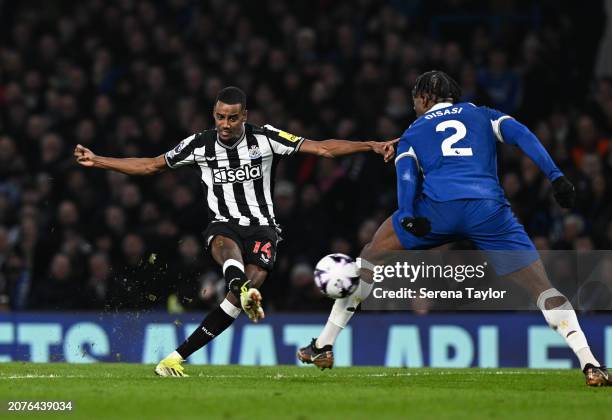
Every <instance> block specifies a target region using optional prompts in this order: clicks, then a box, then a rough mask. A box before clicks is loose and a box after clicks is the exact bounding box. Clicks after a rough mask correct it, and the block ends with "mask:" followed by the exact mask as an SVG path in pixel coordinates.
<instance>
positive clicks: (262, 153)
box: [165, 124, 304, 227]
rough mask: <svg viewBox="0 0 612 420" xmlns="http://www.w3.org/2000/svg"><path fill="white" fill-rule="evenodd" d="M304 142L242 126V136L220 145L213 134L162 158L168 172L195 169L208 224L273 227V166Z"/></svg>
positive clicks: (265, 128) (192, 140)
mask: <svg viewBox="0 0 612 420" xmlns="http://www.w3.org/2000/svg"><path fill="white" fill-rule="evenodd" d="M303 141H304V139H303V138H302V137H297V136H294V135H293V134H289V133H287V132H284V131H281V130H278V129H276V128H274V127H272V126H270V125H265V126H263V127H255V126H253V125H250V124H245V129H244V133H243V135H242V137H241V138H240V139H238V140H237V141H235V142H234V143H233V144H231V145H228V144H225V143H223V142H222V141H221V140H220V139H219V138H218V137H217V130H206V131H203V132H201V133H198V134H194V135H192V136H189V137H187V138H186V139H184V140H183V141H181V142H180V143H179V144H178V145H177V146H176V147H175V148H174V149H172V150H170V151H168V152H167V153H166V154H165V158H166V164H167V165H168V166H169V167H170V168H178V167H180V166H185V165H196V166H197V167H198V169H199V171H200V176H201V178H202V183H203V185H204V195H205V196H206V200H207V202H208V209H209V215H210V217H211V219H212V220H213V221H218V222H233V223H237V224H239V225H242V226H260V225H264V226H274V227H277V225H276V221H275V220H274V209H273V206H272V204H273V203H272V188H273V184H274V180H273V179H272V177H273V175H274V173H273V172H274V166H275V162H276V161H277V160H278V158H279V157H281V156H282V155H291V154H293V153H295V152H296V151H297V150H298V149H299V148H300V146H301V144H302V142H303Z"/></svg>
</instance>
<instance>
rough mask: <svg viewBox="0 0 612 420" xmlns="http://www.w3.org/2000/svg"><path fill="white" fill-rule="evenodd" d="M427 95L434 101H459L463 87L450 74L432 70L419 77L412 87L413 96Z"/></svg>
mask: <svg viewBox="0 0 612 420" xmlns="http://www.w3.org/2000/svg"><path fill="white" fill-rule="evenodd" d="M417 96H425V97H426V98H429V99H430V100H433V101H434V102H436V103H438V102H452V103H457V102H459V98H460V97H461V88H460V87H459V85H458V84H457V82H456V81H455V80H454V79H453V78H452V77H450V76H449V75H448V74H446V73H444V72H443V71H439V70H431V71H428V72H425V73H423V74H421V75H420V76H419V77H417V79H416V82H415V83H414V88H412V97H413V98H416V97H417Z"/></svg>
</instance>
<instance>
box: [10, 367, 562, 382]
mask: <svg viewBox="0 0 612 420" xmlns="http://www.w3.org/2000/svg"><path fill="white" fill-rule="evenodd" d="M542 373H546V374H548V375H550V374H553V375H562V374H564V373H565V372H559V371H554V370H541V369H538V370H491V371H473V372H470V371H452V370H446V371H436V370H433V371H430V372H394V373H350V374H347V375H342V374H336V373H327V374H325V373H323V374H322V375H321V376H313V375H306V374H290V375H286V374H282V373H277V374H276V375H240V374H236V375H225V374H221V375H215V374H205V373H199V374H197V375H193V376H192V377H196V378H206V379H275V380H282V379H306V378H313V379H318V378H319V377H323V378H340V379H341V378H397V377H411V376H443V375H461V376H478V375H541V374H542ZM100 377H101V376H99V375H95V376H85V375H66V376H64V375H59V374H49V375H35V374H26V375H9V376H2V375H0V379H65V378H90V379H98V378H100ZM103 377H105V378H108V379H112V378H115V377H114V376H112V375H110V374H106V375H103ZM148 377H149V376H147V378H148ZM116 378H119V376H117V377H116ZM151 378H153V376H151Z"/></svg>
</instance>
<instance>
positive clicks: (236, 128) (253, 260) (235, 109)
mask: <svg viewBox="0 0 612 420" xmlns="http://www.w3.org/2000/svg"><path fill="white" fill-rule="evenodd" d="M213 117H214V120H215V128H214V129H211V130H206V131H204V132H201V133H197V134H193V135H191V136H189V137H187V138H186V139H184V140H183V141H181V142H180V143H179V144H178V145H177V146H176V147H175V148H174V149H172V150H170V151H168V152H167V153H165V154H163V155H160V156H157V157H155V158H110V157H103V156H97V155H96V154H94V153H93V152H92V151H91V150H89V149H87V148H86V147H84V146H82V145H77V146H76V148H75V150H74V156H75V158H76V160H77V162H78V163H79V164H81V165H82V166H86V167H95V168H103V169H111V170H115V171H119V172H123V173H125V174H128V175H153V174H156V173H159V172H162V171H164V170H166V169H168V168H171V169H174V168H178V167H181V166H186V165H194V166H195V167H196V168H198V170H199V172H200V177H201V181H202V184H203V186H204V196H205V198H206V201H207V204H208V210H209V218H210V220H211V223H210V224H209V225H208V227H207V229H206V231H205V232H204V237H205V240H206V243H207V245H208V249H209V250H210V252H211V254H212V257H213V259H214V260H215V261H216V262H217V263H218V264H219V265H220V266H221V267H222V268H223V275H224V277H225V279H226V282H227V284H228V286H229V292H228V294H227V296H226V299H225V300H224V301H223V302H222V303H221V304H220V306H219V307H218V308H216V309H215V310H213V311H211V312H210V313H209V314H208V315H207V316H206V317H205V318H204V320H203V321H202V323H201V324H200V326H199V327H198V328H197V329H196V330H195V331H194V332H193V333H192V334H191V336H189V338H187V340H185V342H183V343H182V344H181V345H180V346H179V347H178V348H177V349H176V351H174V352H172V353H171V354H170V355H168V357H166V358H165V359H163V360H162V361H161V362H160V363H159V364H158V365H157V367H156V368H155V372H156V373H157V374H158V375H160V376H185V374H184V368H183V366H182V362H183V361H184V360H185V359H186V358H187V357H189V356H190V355H191V354H193V353H194V352H195V351H197V350H198V349H200V348H202V347H203V346H205V345H206V344H208V343H209V342H210V341H211V340H212V339H214V338H215V337H216V336H217V335H219V334H221V333H222V332H223V331H224V330H225V329H227V328H228V327H229V326H230V325H231V324H232V323H233V321H234V320H235V319H236V318H237V317H238V315H239V314H240V312H241V309H242V310H244V312H245V313H246V314H247V315H248V317H249V318H250V319H251V320H252V321H253V322H257V321H258V320H260V319H262V318H263V317H264V311H263V308H262V306H261V302H262V297H261V294H260V292H259V291H258V288H259V287H260V286H261V284H262V283H263V281H264V280H265V278H266V277H267V275H268V272H269V271H270V270H271V269H272V267H273V265H274V260H275V258H276V248H277V244H278V241H279V232H280V228H279V227H278V225H277V224H276V221H275V218H274V208H273V202H272V186H273V177H274V168H275V165H276V163H277V162H278V159H280V158H282V157H283V156H288V155H293V154H295V153H298V152H300V153H309V154H314V155H318V156H323V157H328V158H334V157H338V156H343V155H348V154H352V153H358V152H368V151H373V152H375V153H378V154H381V155H382V156H383V158H384V160H385V161H389V160H390V159H391V158H393V156H394V154H395V151H394V147H393V144H394V143H395V142H396V141H397V139H396V140H390V141H385V142H376V141H364V142H357V141H348V140H336V139H331V140H323V141H313V140H308V139H305V138H302V137H298V136H295V135H293V134H289V133H287V132H284V131H282V130H278V129H276V128H274V127H272V126H269V125H265V126H263V127H256V126H253V125H250V124H248V123H247V122H246V121H247V109H246V95H245V94H244V92H243V91H242V90H240V89H238V88H236V87H227V88H225V89H223V90H221V91H220V92H219V94H218V96H217V100H216V102H215V106H214V110H213Z"/></svg>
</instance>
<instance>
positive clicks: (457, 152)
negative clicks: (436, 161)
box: [436, 120, 473, 156]
mask: <svg viewBox="0 0 612 420" xmlns="http://www.w3.org/2000/svg"><path fill="white" fill-rule="evenodd" d="M449 128H450V129H453V130H455V133H454V134H452V135H451V136H449V137H447V138H445V139H444V141H443V142H442V156H473V154H472V148H471V147H453V145H454V144H455V143H457V142H458V141H460V140H462V139H463V138H464V137H465V135H466V134H467V129H466V128H465V125H464V124H463V123H462V122H461V121H457V120H448V121H443V122H441V123H440V124H438V125H436V131H441V132H444V131H446V130H447V129H449Z"/></svg>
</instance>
